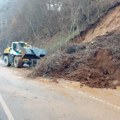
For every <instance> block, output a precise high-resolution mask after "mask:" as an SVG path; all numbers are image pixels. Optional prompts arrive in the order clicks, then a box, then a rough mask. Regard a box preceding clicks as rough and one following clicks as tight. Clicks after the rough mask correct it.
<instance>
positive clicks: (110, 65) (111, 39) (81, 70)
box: [32, 29, 120, 88]
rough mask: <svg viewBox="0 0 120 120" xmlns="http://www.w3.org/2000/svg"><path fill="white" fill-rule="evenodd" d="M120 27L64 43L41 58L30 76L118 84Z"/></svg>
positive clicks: (98, 85) (97, 84) (97, 85)
mask: <svg viewBox="0 0 120 120" xmlns="http://www.w3.org/2000/svg"><path fill="white" fill-rule="evenodd" d="M119 46H120V29H118V30H116V31H112V32H110V33H108V34H106V35H104V36H100V37H97V38H95V39H94V40H93V41H92V42H89V43H84V44H82V45H81V44H73V43H72V44H71V43H70V44H68V45H66V46H63V47H62V48H61V50H60V51H59V52H58V53H56V54H54V55H52V56H49V57H46V58H45V59H44V60H43V61H41V63H40V65H39V67H37V68H36V69H35V71H34V72H33V73H32V76H49V77H55V78H64V79H67V80H70V81H78V82H80V83H82V84H85V85H87V86H90V87H95V88H116V87H117V86H119V85H120V47H119Z"/></svg>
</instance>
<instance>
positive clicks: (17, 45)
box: [12, 42, 26, 52]
mask: <svg viewBox="0 0 120 120" xmlns="http://www.w3.org/2000/svg"><path fill="white" fill-rule="evenodd" d="M25 46H26V43H24V42H13V43H12V50H14V51H15V52H18V51H21V50H22V49H23V48H24V47H25Z"/></svg>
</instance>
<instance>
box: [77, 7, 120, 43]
mask: <svg viewBox="0 0 120 120" xmlns="http://www.w3.org/2000/svg"><path fill="white" fill-rule="evenodd" d="M118 27H120V6H118V7H115V8H113V9H112V10H110V11H109V12H108V13H107V15H106V16H105V17H104V18H102V19H100V21H98V23H96V24H95V25H94V26H93V27H92V28H91V29H90V30H88V31H87V32H86V33H85V35H83V36H82V37H81V38H80V40H78V42H79V41H80V42H81V41H84V42H90V41H91V40H93V39H94V38H96V37H97V36H102V35H105V34H107V33H108V32H111V31H113V30H116V29H117V28H118Z"/></svg>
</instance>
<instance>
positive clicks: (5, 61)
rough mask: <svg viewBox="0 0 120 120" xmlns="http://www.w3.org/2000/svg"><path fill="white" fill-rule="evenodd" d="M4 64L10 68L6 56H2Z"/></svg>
mask: <svg viewBox="0 0 120 120" xmlns="http://www.w3.org/2000/svg"><path fill="white" fill-rule="evenodd" d="M4 63H5V65H6V66H7V67H9V66H11V64H10V62H9V58H8V56H4Z"/></svg>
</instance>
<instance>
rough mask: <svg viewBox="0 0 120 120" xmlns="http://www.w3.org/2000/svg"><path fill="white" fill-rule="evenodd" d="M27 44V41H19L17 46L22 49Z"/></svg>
mask: <svg viewBox="0 0 120 120" xmlns="http://www.w3.org/2000/svg"><path fill="white" fill-rule="evenodd" d="M25 46H26V44H25V43H19V44H18V46H17V48H18V49H19V50H21V49H22V48H24V47H25Z"/></svg>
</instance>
